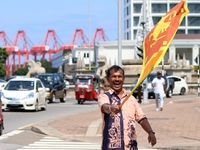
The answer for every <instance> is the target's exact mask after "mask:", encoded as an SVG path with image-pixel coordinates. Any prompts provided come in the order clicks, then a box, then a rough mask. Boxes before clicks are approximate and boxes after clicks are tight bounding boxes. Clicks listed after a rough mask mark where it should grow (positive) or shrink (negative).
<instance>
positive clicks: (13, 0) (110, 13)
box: [0, 0, 118, 45]
mask: <svg viewBox="0 0 200 150" xmlns="http://www.w3.org/2000/svg"><path fill="white" fill-rule="evenodd" d="M0 18H1V24H0V30H1V31H2V30H3V31H5V32H6V35H7V36H8V38H9V39H10V40H12V41H13V39H14V37H15V35H16V33H17V31H18V30H24V31H25V32H26V35H27V37H28V38H29V39H30V40H31V41H32V43H33V44H34V45H37V44H38V43H39V42H40V41H42V40H43V39H44V36H45V34H46V32H47V30H49V29H54V30H55V31H56V34H57V36H58V37H59V38H60V40H61V41H62V42H63V43H64V44H65V43H66V42H67V41H68V40H69V39H71V38H72V35H73V33H74V31H75V29H76V28H82V29H83V30H84V33H85V35H86V36H87V37H88V0H2V1H1V13H0ZM96 28H103V29H104V31H105V34H106V36H107V37H108V38H109V40H116V39H117V36H118V33H117V31H118V4H117V3H116V0H90V39H92V38H93V34H94V32H95V29H96Z"/></svg>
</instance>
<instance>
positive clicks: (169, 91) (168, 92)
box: [166, 88, 172, 98]
mask: <svg viewBox="0 0 200 150" xmlns="http://www.w3.org/2000/svg"><path fill="white" fill-rule="evenodd" d="M166 96H167V97H168V98H171V97H172V89H171V88H170V89H169V90H168V91H167V94H166Z"/></svg>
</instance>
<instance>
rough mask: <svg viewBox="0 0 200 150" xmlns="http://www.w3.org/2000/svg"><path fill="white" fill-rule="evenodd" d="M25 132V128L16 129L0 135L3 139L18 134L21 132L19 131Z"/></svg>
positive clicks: (0, 138)
mask: <svg viewBox="0 0 200 150" xmlns="http://www.w3.org/2000/svg"><path fill="white" fill-rule="evenodd" d="M22 132H24V131H23V130H14V131H11V132H9V133H6V134H3V135H2V136H0V140H3V139H6V138H8V137H11V136H13V135H16V134H19V133H22Z"/></svg>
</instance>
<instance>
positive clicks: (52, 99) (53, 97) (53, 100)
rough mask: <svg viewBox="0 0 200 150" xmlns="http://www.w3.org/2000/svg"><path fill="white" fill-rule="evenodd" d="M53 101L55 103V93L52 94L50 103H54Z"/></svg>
mask: <svg viewBox="0 0 200 150" xmlns="http://www.w3.org/2000/svg"><path fill="white" fill-rule="evenodd" d="M55 101H56V95H55V93H53V94H52V96H51V99H50V103H54V102H55Z"/></svg>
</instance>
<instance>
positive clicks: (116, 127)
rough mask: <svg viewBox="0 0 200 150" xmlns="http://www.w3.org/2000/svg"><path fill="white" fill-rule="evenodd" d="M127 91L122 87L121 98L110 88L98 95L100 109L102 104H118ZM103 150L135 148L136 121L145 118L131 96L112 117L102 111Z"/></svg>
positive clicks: (123, 98)
mask: <svg viewBox="0 0 200 150" xmlns="http://www.w3.org/2000/svg"><path fill="white" fill-rule="evenodd" d="M127 96H128V93H127V91H126V90H125V89H123V94H122V97H121V99H120V98H119V97H118V95H117V94H116V93H115V92H114V91H113V90H112V89H110V90H109V91H107V92H105V93H102V94H100V95H99V98H98V103H99V106H100V109H101V108H102V106H103V105H104V104H114V105H120V104H121V103H122V102H123V101H124V100H125V98H126V97H127ZM102 116H103V121H104V122H103V133H102V135H103V142H102V149H103V150H130V147H132V148H133V149H137V141H136V139H137V137H136V130H135V127H136V122H140V121H141V120H143V119H144V118H146V116H145V114H144V113H143V111H142V109H141V107H140V105H139V104H138V102H137V101H136V99H135V98H134V97H133V96H130V97H129V99H128V100H127V101H126V103H125V104H124V105H123V106H122V109H121V111H120V112H119V113H118V114H116V115H115V116H114V117H112V116H111V114H107V113H103V115H102Z"/></svg>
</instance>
